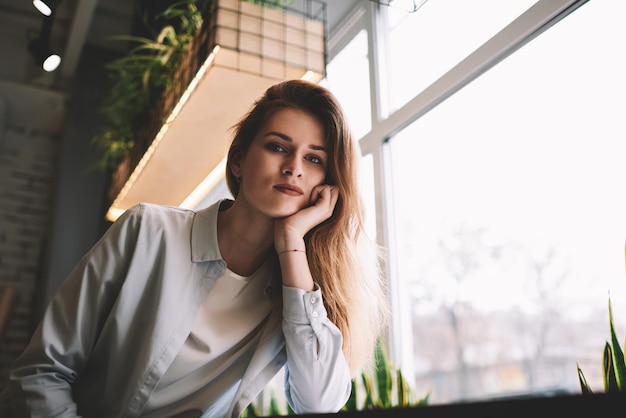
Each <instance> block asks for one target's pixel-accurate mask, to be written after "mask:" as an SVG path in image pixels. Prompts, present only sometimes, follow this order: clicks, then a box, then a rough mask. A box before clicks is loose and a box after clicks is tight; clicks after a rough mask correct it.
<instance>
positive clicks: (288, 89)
mask: <svg viewBox="0 0 626 418" xmlns="http://www.w3.org/2000/svg"><path fill="white" fill-rule="evenodd" d="M285 108H291V109H298V110H301V111H304V112H306V113H308V114H309V115H312V116H313V117H315V118H316V119H317V120H318V121H319V122H320V123H321V124H322V126H323V129H324V135H325V140H326V146H327V148H328V150H329V152H328V154H329V159H328V165H327V172H326V180H325V183H326V184H333V185H336V186H337V187H338V188H339V199H338V201H337V204H336V206H335V209H334V212H333V215H332V216H331V217H330V218H329V219H327V220H326V221H324V222H323V223H321V224H319V225H317V226H316V227H315V228H313V229H312V230H311V231H309V232H308V233H307V234H306V236H305V237H304V240H305V243H306V251H307V257H308V261H309V267H310V269H311V273H312V275H313V278H314V280H315V282H316V283H317V284H318V285H319V286H320V288H321V290H322V294H323V295H324V303H325V306H326V310H327V312H328V317H329V319H330V320H331V321H332V322H333V323H334V324H335V325H336V326H337V327H338V328H339V330H340V331H341V333H342V336H343V352H344V355H345V357H346V359H347V361H348V364H349V366H350V369H351V371H352V373H353V375H356V374H357V373H358V372H359V371H360V370H362V369H363V368H364V367H366V366H369V365H371V363H370V360H371V359H372V354H373V352H374V347H375V343H376V339H377V338H378V337H379V336H380V335H381V333H382V331H383V329H384V326H385V325H386V320H387V298H386V292H385V290H384V289H385V287H384V285H383V280H382V276H381V274H380V263H379V261H380V257H381V254H382V252H381V251H380V249H379V248H378V247H377V246H376V245H375V243H374V242H373V241H371V240H370V238H369V237H367V235H366V234H365V231H364V217H365V212H364V206H363V202H362V199H361V196H360V190H359V185H358V179H359V168H358V165H359V161H360V158H361V151H360V148H359V145H358V142H357V141H356V140H355V139H354V138H353V136H352V133H351V131H350V129H349V126H348V123H347V119H346V117H345V114H344V112H343V110H342V108H341V106H340V104H339V102H338V100H337V99H336V98H335V96H334V95H333V94H332V93H331V92H330V91H329V90H328V89H326V88H324V87H322V86H320V85H318V84H315V83H312V82H308V81H303V80H289V81H283V82H280V83H278V84H275V85H273V86H271V87H270V88H269V89H267V91H266V92H265V94H264V95H263V96H261V97H260V98H259V99H257V100H256V101H255V103H254V105H253V106H252V108H251V109H250V111H249V112H248V113H247V114H245V115H244V116H243V117H242V118H241V120H239V122H238V123H237V124H236V125H235V126H234V127H233V129H234V137H233V140H232V143H231V146H230V149H229V151H228V157H227V163H226V183H227V185H228V188H229V189H230V192H231V193H232V195H233V196H234V197H235V199H236V198H237V194H238V193H239V182H238V181H237V178H236V177H235V176H234V174H233V173H232V171H231V170H230V166H231V162H232V161H233V159H234V158H236V157H238V156H243V155H245V153H246V152H247V151H248V149H249V147H250V144H251V143H252V141H253V139H254V137H255V135H256V134H257V132H258V131H259V130H260V129H261V128H262V127H263V125H264V124H265V122H266V121H267V120H268V119H269V118H270V117H271V116H272V115H273V114H274V113H275V112H277V111H279V110H281V109H285Z"/></svg>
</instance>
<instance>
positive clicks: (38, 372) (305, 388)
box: [10, 201, 351, 418]
mask: <svg viewBox="0 0 626 418" xmlns="http://www.w3.org/2000/svg"><path fill="white" fill-rule="evenodd" d="M220 203H221V201H219V202H216V203H215V204H213V205H211V206H209V207H208V208H205V209H202V210H198V211H192V210H187V209H180V208H174V207H167V206H159V205H153V204H139V205H136V206H134V207H132V208H129V209H128V210H127V211H126V212H125V213H124V214H123V215H122V216H121V217H120V218H119V219H118V220H117V221H116V222H115V223H114V224H113V225H111V227H110V228H109V229H108V230H107V232H106V233H105V234H104V235H103V237H102V238H101V239H100V240H99V241H98V242H97V243H96V244H95V245H94V246H93V247H92V248H91V249H90V250H89V251H88V252H87V254H85V255H84V256H83V258H82V259H81V260H80V261H79V262H78V264H77V265H76V267H75V268H74V269H73V270H72V272H71V273H70V275H69V276H68V277H67V279H66V280H65V281H64V282H63V284H62V285H61V287H60V289H59V291H58V292H57V294H56V296H55V297H54V298H53V300H52V302H51V304H50V305H49V307H48V309H47V310H46V312H45V315H44V317H43V319H42V321H41V323H40V324H39V326H38V327H37V329H36V330H35V332H34V334H33V337H32V339H31V341H30V343H29V345H28V346H27V348H26V350H25V351H24V353H23V354H22V355H21V356H20V358H19V359H18V360H17V362H16V364H15V365H14V367H13V369H12V371H11V374H10V399H11V400H12V404H13V405H12V406H13V407H14V408H15V410H14V415H13V416H14V417H15V418H18V417H21V416H28V417H35V416H44V415H48V414H50V415H54V416H56V417H76V416H89V417H107V418H109V417H139V416H141V413H142V409H143V408H144V405H145V404H146V401H147V400H148V398H149V397H150V394H151V393H152V391H153V390H154V388H155V386H156V384H157V383H158V382H159V380H160V379H161V377H162V376H163V374H164V373H165V371H166V370H167V368H168V367H169V366H170V364H171V363H172V361H173V360H174V358H175V357H176V355H177V353H178V352H179V350H180V349H181V347H182V345H183V344H184V342H185V339H186V338H187V336H188V335H189V332H190V330H191V328H192V326H193V323H194V320H195V318H196V315H197V313H198V310H199V309H200V306H201V305H202V303H203V302H204V301H205V300H206V298H207V295H208V293H209V292H210V291H211V289H212V287H213V285H214V284H215V280H216V279H217V278H218V277H220V276H221V275H222V273H223V272H224V269H225V268H226V264H225V262H224V260H223V259H222V257H221V255H220V252H219V247H218V243H217V214H218V211H219V205H220ZM279 280H280V277H276V280H274V281H271V280H270V281H269V282H270V285H268V287H267V289H266V292H267V294H268V295H269V296H270V298H272V300H273V301H274V304H275V308H276V309H274V310H273V313H272V314H271V315H270V318H269V320H268V321H267V324H266V326H265V328H264V330H263V331H262V337H261V343H260V344H259V346H258V348H257V350H256V351H255V353H254V354H253V356H252V359H251V361H250V364H249V366H248V368H247V369H246V371H245V372H244V375H243V378H242V379H241V381H240V383H239V385H238V387H237V389H236V391H235V392H234V393H225V394H224V397H223V399H220V402H224V403H227V404H229V405H230V406H229V407H228V408H226V410H228V411H229V412H228V413H227V414H226V415H223V416H231V417H237V416H239V414H240V413H241V412H242V411H243V410H244V409H245V408H246V407H247V405H248V404H249V403H250V402H251V401H252V400H253V399H254V398H255V397H256V396H257V395H258V394H259V393H260V391H261V390H262V389H263V388H264V387H265V385H266V384H267V383H268V382H269V380H270V379H271V378H272V377H273V376H274V375H275V374H276V373H277V372H278V371H279V370H280V369H281V368H282V367H283V366H285V394H286V397H287V400H288V401H289V403H290V405H291V407H292V408H293V409H294V411H295V412H297V413H327V412H337V411H339V410H340V409H341V407H342V406H343V405H344V404H345V402H346V401H347V399H348V397H349V395H350V390H351V382H350V371H349V368H348V365H347V362H346V360H345V358H344V355H343V353H342V350H341V345H342V336H341V333H340V332H339V330H338V328H337V327H336V326H335V325H334V324H333V323H332V322H330V320H329V319H328V318H327V315H326V310H325V307H324V304H323V303H322V300H323V299H322V294H321V291H320V290H319V288H317V289H316V290H314V291H310V292H309V291H305V290H302V289H295V288H290V287H286V286H282V285H281V283H280V281H279ZM281 294H282V309H280V306H281V303H280V302H281V299H279V298H280V297H281ZM218 409H223V408H218ZM204 416H210V417H212V416H216V415H212V414H211V412H210V411H207V412H206V413H205V415H204ZM220 416H221V414H220Z"/></svg>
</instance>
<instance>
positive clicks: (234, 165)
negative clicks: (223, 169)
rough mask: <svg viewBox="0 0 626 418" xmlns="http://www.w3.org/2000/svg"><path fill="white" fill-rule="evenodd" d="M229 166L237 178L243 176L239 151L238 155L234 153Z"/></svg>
mask: <svg viewBox="0 0 626 418" xmlns="http://www.w3.org/2000/svg"><path fill="white" fill-rule="evenodd" d="M229 168H230V172H231V173H232V174H233V176H235V177H237V178H239V177H241V154H240V153H237V155H234V156H233V158H232V159H231V160H230V165H229Z"/></svg>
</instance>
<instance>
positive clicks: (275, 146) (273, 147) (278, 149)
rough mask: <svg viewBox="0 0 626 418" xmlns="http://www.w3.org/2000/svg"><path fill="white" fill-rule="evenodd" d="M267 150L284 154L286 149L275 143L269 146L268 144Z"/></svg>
mask: <svg viewBox="0 0 626 418" xmlns="http://www.w3.org/2000/svg"><path fill="white" fill-rule="evenodd" d="M267 148H268V149H269V150H271V151H276V152H283V151H285V148H283V147H282V146H281V145H279V144H277V143H275V142H271V143H269V144H267Z"/></svg>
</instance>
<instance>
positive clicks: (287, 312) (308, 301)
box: [283, 284, 326, 324]
mask: <svg viewBox="0 0 626 418" xmlns="http://www.w3.org/2000/svg"><path fill="white" fill-rule="evenodd" d="M325 318H326V308H325V307H324V303H323V301H322V291H321V289H320V287H319V286H318V285H317V284H315V289H314V290H311V291H308V290H304V289H299V288H296V287H290V286H283V319H285V320H287V321H293V322H296V323H305V324H306V323H314V322H319V321H322V320H323V319H325Z"/></svg>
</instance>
